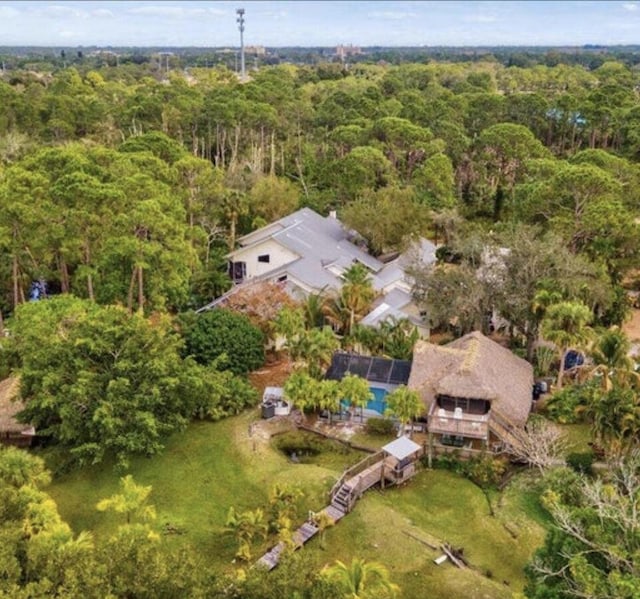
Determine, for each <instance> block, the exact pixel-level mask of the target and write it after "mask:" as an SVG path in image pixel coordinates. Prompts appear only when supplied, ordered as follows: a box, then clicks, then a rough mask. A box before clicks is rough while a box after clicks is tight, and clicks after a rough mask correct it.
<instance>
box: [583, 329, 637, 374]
mask: <svg viewBox="0 0 640 599" xmlns="http://www.w3.org/2000/svg"><path fill="white" fill-rule="evenodd" d="M630 349H631V342H630V341H629V338H628V337H627V336H626V335H625V333H624V332H623V331H622V330H621V329H620V327H611V328H610V329H607V330H606V331H604V333H602V334H601V335H600V336H599V337H598V338H597V340H596V343H595V344H594V347H593V349H592V351H591V357H592V358H593V361H594V362H595V363H596V364H602V365H603V366H608V367H609V368H617V369H621V370H631V369H632V368H633V360H631V358H630V357H629V350H630Z"/></svg>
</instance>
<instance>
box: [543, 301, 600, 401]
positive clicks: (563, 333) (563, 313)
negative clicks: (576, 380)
mask: <svg viewBox="0 0 640 599" xmlns="http://www.w3.org/2000/svg"><path fill="white" fill-rule="evenodd" d="M592 318H593V313H592V312H591V310H590V309H589V308H588V307H587V306H585V305H584V304H583V303H581V302H560V303H558V304H552V305H551V306H549V307H548V308H547V310H546V313H545V316H544V318H543V320H542V334H543V336H544V338H545V339H547V340H548V341H551V342H552V343H554V344H555V345H556V347H557V348H558V351H559V354H560V369H559V370H558V388H561V387H562V378H563V376H564V367H565V360H566V357H567V354H568V353H569V351H571V350H572V349H580V348H583V347H585V346H586V345H587V343H588V341H589V340H590V339H591V337H592V332H593V331H592V329H591V328H590V327H589V326H588V325H589V323H590V322H591V320H592Z"/></svg>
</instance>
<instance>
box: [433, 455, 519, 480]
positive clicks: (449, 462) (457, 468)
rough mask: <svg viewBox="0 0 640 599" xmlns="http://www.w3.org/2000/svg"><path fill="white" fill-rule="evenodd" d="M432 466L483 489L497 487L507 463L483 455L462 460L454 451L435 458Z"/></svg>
mask: <svg viewBox="0 0 640 599" xmlns="http://www.w3.org/2000/svg"><path fill="white" fill-rule="evenodd" d="M433 465H434V467H435V468H441V469H443V470H450V471H451V472H455V473H456V474H459V475H460V476H464V477H465V478H468V479H469V480H470V481H471V482H473V483H475V484H476V485H478V486H479V487H482V488H483V489H485V488H488V487H495V486H496V485H498V483H499V482H500V480H501V479H502V476H503V474H504V473H505V471H506V469H507V463H506V462H505V460H503V459H500V458H494V457H493V456H491V455H487V454H484V455H480V456H478V457H473V458H471V459H468V460H463V459H461V458H460V456H459V454H458V453H457V452H455V451H454V452H453V453H446V454H443V455H440V456H437V457H436V458H435V459H434V460H433Z"/></svg>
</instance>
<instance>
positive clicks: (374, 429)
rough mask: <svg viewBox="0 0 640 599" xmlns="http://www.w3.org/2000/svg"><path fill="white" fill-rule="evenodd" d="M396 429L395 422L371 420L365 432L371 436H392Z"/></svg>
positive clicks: (380, 419)
mask: <svg viewBox="0 0 640 599" xmlns="http://www.w3.org/2000/svg"><path fill="white" fill-rule="evenodd" d="M394 429H395V422H394V421H393V420H391V419H389V418H369V420H367V424H366V425H365V430H366V431H367V433H369V434H370V435H380V436H383V435H390V434H392V433H393V431H394Z"/></svg>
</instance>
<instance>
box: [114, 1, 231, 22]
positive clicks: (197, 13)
mask: <svg viewBox="0 0 640 599" xmlns="http://www.w3.org/2000/svg"><path fill="white" fill-rule="evenodd" d="M126 12H127V13H128V14H131V15H141V16H144V17H168V18H171V19H190V18H202V17H208V16H214V17H219V16H222V15H226V14H228V13H227V11H224V10H221V9H219V8H205V7H197V8H191V7H187V6H163V5H158V4H156V5H147V6H136V7H133V8H129V9H127V11H126Z"/></svg>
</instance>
